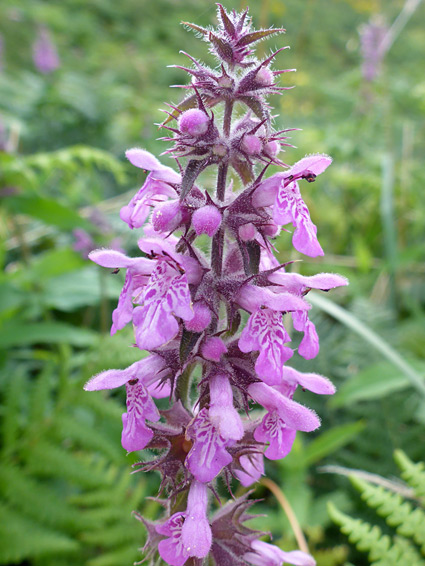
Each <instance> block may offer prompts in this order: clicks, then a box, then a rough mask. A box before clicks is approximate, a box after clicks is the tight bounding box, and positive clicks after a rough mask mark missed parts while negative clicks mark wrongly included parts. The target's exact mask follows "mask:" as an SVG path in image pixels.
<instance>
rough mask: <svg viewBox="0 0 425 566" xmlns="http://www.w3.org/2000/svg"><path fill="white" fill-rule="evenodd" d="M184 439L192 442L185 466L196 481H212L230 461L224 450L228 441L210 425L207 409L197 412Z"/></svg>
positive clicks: (230, 457)
mask: <svg viewBox="0 0 425 566" xmlns="http://www.w3.org/2000/svg"><path fill="white" fill-rule="evenodd" d="M186 437H187V438H188V439H189V440H192V441H193V446H192V448H191V450H190V452H189V454H188V455H187V458H186V462H185V465H186V467H187V468H188V469H189V470H190V472H192V474H193V475H194V476H195V478H196V479H197V480H198V481H200V482H203V483H207V482H210V481H212V480H213V479H214V478H215V477H216V476H217V475H218V474H219V473H220V472H221V470H222V469H223V468H224V467H225V466H227V465H228V464H230V462H231V461H232V456H231V455H230V454H229V452H227V450H226V446H228V444H229V441H228V440H226V439H225V438H223V437H222V436H221V435H220V433H219V432H218V431H217V429H216V428H215V427H214V425H213V424H212V422H211V419H210V417H209V414H208V409H206V408H203V409H201V410H200V411H199V413H198V414H197V415H196V417H195V418H194V419H193V421H192V422H191V423H190V424H189V426H188V427H187V429H186Z"/></svg>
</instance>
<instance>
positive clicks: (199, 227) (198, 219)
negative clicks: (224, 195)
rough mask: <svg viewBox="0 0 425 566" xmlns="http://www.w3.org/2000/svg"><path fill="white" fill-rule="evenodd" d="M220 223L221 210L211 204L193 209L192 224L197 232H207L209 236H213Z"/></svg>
mask: <svg viewBox="0 0 425 566" xmlns="http://www.w3.org/2000/svg"><path fill="white" fill-rule="evenodd" d="M220 224H221V212H220V211H219V210H218V208H217V207H215V206H213V205H212V204H208V205H207V206H203V207H202V208H198V210H195V212H194V213H193V216H192V225H193V227H194V228H195V232H196V233H197V234H198V236H199V235H200V234H207V235H208V236H209V237H210V238H212V237H213V236H214V234H215V233H216V232H217V230H218V229H219V228H220Z"/></svg>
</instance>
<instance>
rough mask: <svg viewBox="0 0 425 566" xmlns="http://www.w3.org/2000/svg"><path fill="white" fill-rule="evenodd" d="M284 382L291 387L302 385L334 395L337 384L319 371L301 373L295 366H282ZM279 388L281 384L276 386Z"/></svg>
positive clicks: (321, 392)
mask: <svg viewBox="0 0 425 566" xmlns="http://www.w3.org/2000/svg"><path fill="white" fill-rule="evenodd" d="M282 374H283V383H285V384H287V385H288V386H289V387H294V386H295V387H296V386H298V385H301V387H303V388H304V389H308V390H309V391H312V392H313V393H316V394H318V395H333V394H334V393H335V386H334V385H333V383H332V382H331V381H329V379H328V378H327V377H324V376H323V375H319V374H318V373H301V372H300V371H297V370H296V369H294V368H291V367H289V366H285V367H284V368H282ZM276 388H277V389H278V390H279V385H278V386H276Z"/></svg>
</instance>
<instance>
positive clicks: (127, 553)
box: [87, 546, 140, 566]
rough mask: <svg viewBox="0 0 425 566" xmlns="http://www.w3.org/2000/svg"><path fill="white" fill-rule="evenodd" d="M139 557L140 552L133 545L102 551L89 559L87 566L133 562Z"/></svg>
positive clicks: (115, 565) (114, 565)
mask: <svg viewBox="0 0 425 566" xmlns="http://www.w3.org/2000/svg"><path fill="white" fill-rule="evenodd" d="M138 558H140V554H139V552H138V551H137V548H136V549H135V548H134V546H127V547H125V548H122V549H119V550H116V551H113V552H104V553H102V554H101V555H99V556H96V558H93V559H92V560H89V561H88V562H87V566H117V564H133V563H134V562H135V560H137V559H138Z"/></svg>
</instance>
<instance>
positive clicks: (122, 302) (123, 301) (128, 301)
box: [89, 249, 155, 335]
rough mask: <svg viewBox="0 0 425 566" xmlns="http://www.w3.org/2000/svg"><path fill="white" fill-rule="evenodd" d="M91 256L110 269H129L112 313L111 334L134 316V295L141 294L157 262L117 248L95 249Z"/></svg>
mask: <svg viewBox="0 0 425 566" xmlns="http://www.w3.org/2000/svg"><path fill="white" fill-rule="evenodd" d="M89 258H90V259H91V260H92V261H94V262H95V263H97V264H98V265H101V266H102V267H108V268H110V269H127V273H126V276H125V281H124V286H123V288H122V291H121V294H120V297H119V299H118V305H117V308H116V309H115V310H114V312H113V313H112V327H111V334H112V335H113V334H115V333H116V332H117V330H121V329H122V328H124V327H125V326H126V325H127V324H128V323H129V322H130V321H131V319H132V318H133V296H137V295H139V294H140V293H141V292H142V290H143V289H144V287H145V286H146V284H147V283H148V281H149V277H150V274H151V272H152V270H153V269H154V267H155V262H154V261H152V260H150V259H146V258H131V257H127V256H126V255H124V254H123V253H121V252H119V251H117V250H106V249H103V250H94V251H92V252H90V253H89Z"/></svg>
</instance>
